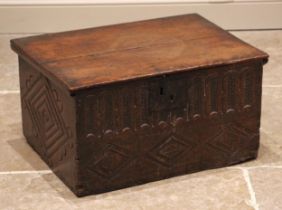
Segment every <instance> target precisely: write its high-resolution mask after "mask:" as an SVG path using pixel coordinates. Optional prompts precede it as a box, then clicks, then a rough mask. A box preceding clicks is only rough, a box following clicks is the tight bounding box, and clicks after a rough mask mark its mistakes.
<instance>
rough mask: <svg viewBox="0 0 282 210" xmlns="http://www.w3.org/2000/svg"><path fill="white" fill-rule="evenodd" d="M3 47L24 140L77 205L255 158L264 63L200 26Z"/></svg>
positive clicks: (179, 22) (199, 21)
mask: <svg viewBox="0 0 282 210" xmlns="http://www.w3.org/2000/svg"><path fill="white" fill-rule="evenodd" d="M11 47H12V49H13V50H14V51H15V52H17V53H18V55H19V71H20V89H21V102H22V119H23V132H24V135H25V137H26V139H27V141H28V143H29V144H30V145H31V146H32V148H33V149H34V150H35V151H36V152H37V153H38V154H39V155H40V156H41V157H42V159H43V160H44V161H45V162H46V163H47V164H48V165H49V166H50V168H51V169H52V170H53V171H54V172H55V174H56V175H57V176H58V177H60V178H61V179H62V180H63V182H64V183H65V184H66V185H67V186H68V187H69V188H70V189H71V190H72V191H73V192H74V193H75V194H76V195H77V196H83V195H89V194H97V193H102V192H108V191H112V190H116V189H120V188H124V187H129V186H134V185H139V184H142V183H147V182H151V181H155V180H160V179H164V178H168V177H172V176H176V175H181V174H187V173H192V172H196V171H200V170H205V169H211V168H217V167H223V166H228V165H232V164H235V163H240V162H242V161H246V160H250V159H254V158H256V157H257V152H258V148H259V127H260V113H261V88H262V66H263V64H265V63H266V62H267V59H268V55H267V54H266V53H264V52H262V51H260V50H258V49H256V48H254V47H252V46H250V45H248V44H247V43H245V42H243V41H241V40H239V39H237V38H236V37H234V36H233V35H231V34H229V33H228V32H226V31H224V30H223V29H221V28H219V27H217V26H216V25H214V24H213V23H211V22H209V21H208V20H206V19H204V18H203V17H201V16H199V15H196V14H192V15H182V16H175V17H168V18H160V19H154V20H148V21H140V22H134V23H126V24H119V25H112V26H105V27H98V28H91V29H83V30H77V31H70V32H63V33H54V34H45V35H40V36H33V37H27V38H20V39H14V40H12V41H11Z"/></svg>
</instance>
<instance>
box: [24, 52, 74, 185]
mask: <svg viewBox="0 0 282 210" xmlns="http://www.w3.org/2000/svg"><path fill="white" fill-rule="evenodd" d="M19 70H20V91H21V105H22V121H23V133H24V135H25V137H26V139H27V142H28V143H29V144H30V146H31V147H32V148H33V149H34V150H35V151H36V152H37V153H38V154H39V155H40V157H41V158H42V159H43V160H44V161H45V162H46V163H47V164H48V165H49V166H50V168H51V169H52V170H53V171H54V172H55V174H56V175H58V176H59V177H60V178H61V179H62V180H63V181H64V183H65V184H66V185H68V186H69V187H70V188H71V189H74V188H75V183H76V167H75V161H74V159H75V157H74V155H75V147H76V145H75V139H76V130H75V117H76V115H75V103H74V100H73V99H72V97H71V96H70V95H69V94H68V93H67V92H65V91H63V90H62V89H60V88H59V87H58V86H56V85H54V84H53V83H52V81H50V80H48V79H47V78H46V77H44V76H43V75H42V74H41V73H39V72H38V71H37V70H36V69H35V68H34V67H33V66H32V65H30V64H29V63H28V62H26V61H25V60H23V59H22V58H20V57H19Z"/></svg>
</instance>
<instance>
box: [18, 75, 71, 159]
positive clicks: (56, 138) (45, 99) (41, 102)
mask: <svg viewBox="0 0 282 210" xmlns="http://www.w3.org/2000/svg"><path fill="white" fill-rule="evenodd" d="M23 102H24V105H25V107H26V109H27V110H28V112H29V116H30V118H31V121H32V125H33V128H34V135H35V136H37V138H41V139H43V140H44V141H42V144H44V147H43V148H45V153H46V155H47V158H48V160H49V161H50V163H51V162H52V161H51V159H52V157H53V156H55V154H56V153H57V152H59V150H60V149H61V148H62V147H63V146H64V145H65V143H66V142H67V141H68V138H69V132H68V129H67V128H66V126H65V123H64V120H63V118H62V115H61V112H62V106H61V102H60V99H59V97H58V94H57V92H56V91H55V90H54V89H52V88H51V85H50V84H49V83H48V81H47V80H46V79H44V78H43V77H42V76H38V78H36V79H35V80H34V82H33V83H32V84H30V85H29V86H28V91H26V93H25V94H24V95H23ZM60 158H61V157H60Z"/></svg>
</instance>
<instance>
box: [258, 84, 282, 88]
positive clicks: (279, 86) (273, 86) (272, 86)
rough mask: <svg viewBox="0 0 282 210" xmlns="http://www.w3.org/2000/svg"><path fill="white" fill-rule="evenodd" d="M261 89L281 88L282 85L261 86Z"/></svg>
mask: <svg viewBox="0 0 282 210" xmlns="http://www.w3.org/2000/svg"><path fill="white" fill-rule="evenodd" d="M262 87H263V88H264V87H265V88H269V87H270V88H275V87H278V88H281V87H282V85H262Z"/></svg>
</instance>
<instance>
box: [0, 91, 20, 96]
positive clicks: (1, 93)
mask: <svg viewBox="0 0 282 210" xmlns="http://www.w3.org/2000/svg"><path fill="white" fill-rule="evenodd" d="M11 93H12V94H18V93H20V90H0V95H5V94H11Z"/></svg>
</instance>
